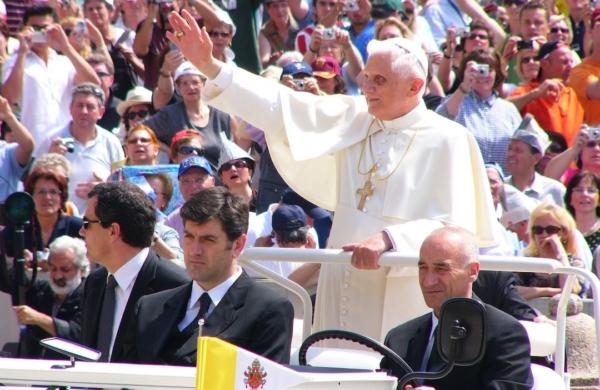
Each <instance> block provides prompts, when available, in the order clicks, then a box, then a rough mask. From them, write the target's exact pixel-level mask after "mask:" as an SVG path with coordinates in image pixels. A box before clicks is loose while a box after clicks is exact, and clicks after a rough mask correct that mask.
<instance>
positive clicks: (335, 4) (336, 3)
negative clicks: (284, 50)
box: [295, 0, 349, 62]
mask: <svg viewBox="0 0 600 390" xmlns="http://www.w3.org/2000/svg"><path fill="white" fill-rule="evenodd" d="M313 6H314V9H315V14H314V16H315V23H314V24H311V25H309V26H306V27H305V28H303V29H302V30H301V31H300V32H299V33H298V35H296V44H295V46H296V50H297V51H299V52H300V53H302V54H306V53H307V52H309V51H311V52H313V53H315V54H317V51H318V49H319V45H316V46H315V45H312V46H311V42H312V40H313V39H314V38H315V33H314V32H315V31H316V30H317V29H318V30H320V31H319V33H317V35H316V37H318V38H321V39H322V38H323V30H326V31H327V34H328V37H329V39H331V38H334V35H335V37H337V35H338V34H337V31H336V25H337V21H338V17H339V16H340V14H341V12H342V9H343V7H344V2H343V1H342V0H313ZM319 27H320V28H319ZM348 41H349V40H348ZM318 43H319V44H320V42H318ZM308 62H310V60H309V61H308Z"/></svg>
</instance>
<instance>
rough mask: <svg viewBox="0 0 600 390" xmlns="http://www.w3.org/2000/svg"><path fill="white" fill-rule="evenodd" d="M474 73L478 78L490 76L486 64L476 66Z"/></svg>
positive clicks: (488, 67)
mask: <svg viewBox="0 0 600 390" xmlns="http://www.w3.org/2000/svg"><path fill="white" fill-rule="evenodd" d="M475 71H476V72H477V75H478V76H481V77H487V76H489V75H490V66H489V65H488V64H476V65H475Z"/></svg>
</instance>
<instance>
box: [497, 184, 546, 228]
mask: <svg viewBox="0 0 600 390" xmlns="http://www.w3.org/2000/svg"><path fill="white" fill-rule="evenodd" d="M504 195H505V199H506V204H505V205H506V210H505V211H504V212H503V213H502V217H500V222H501V223H502V225H503V226H504V227H508V226H510V225H513V224H515V223H519V222H521V221H526V220H528V219H529V214H531V212H532V211H533V209H534V208H535V207H536V206H537V204H538V202H537V201H536V200H535V199H533V198H530V197H529V196H527V195H525V194H524V193H522V192H521V191H519V190H518V189H516V188H515V187H513V186H511V185H510V184H505V185H504Z"/></svg>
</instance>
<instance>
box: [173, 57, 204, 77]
mask: <svg viewBox="0 0 600 390" xmlns="http://www.w3.org/2000/svg"><path fill="white" fill-rule="evenodd" d="M188 75H192V76H200V77H202V78H206V76H205V75H203V74H202V72H200V71H199V70H198V68H196V67H195V66H194V65H192V63H191V62H189V61H185V62H183V63H182V64H181V65H179V66H178V67H177V69H176V70H175V77H174V78H173V79H174V80H175V81H177V79H178V78H180V77H181V76H188Z"/></svg>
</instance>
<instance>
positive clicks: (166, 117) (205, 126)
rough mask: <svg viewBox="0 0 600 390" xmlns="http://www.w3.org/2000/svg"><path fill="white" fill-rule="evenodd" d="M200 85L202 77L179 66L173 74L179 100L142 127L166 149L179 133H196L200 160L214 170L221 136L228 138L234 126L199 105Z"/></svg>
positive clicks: (186, 65) (221, 114)
mask: <svg viewBox="0 0 600 390" xmlns="http://www.w3.org/2000/svg"><path fill="white" fill-rule="evenodd" d="M204 81H205V77H204V75H202V74H201V73H200V71H198V69H196V68H195V67H194V66H193V65H192V64H190V63H189V62H185V63H183V64H181V65H180V66H179V67H178V68H177V70H176V71H175V85H176V87H177V90H178V92H179V93H180V95H181V97H182V98H183V100H182V101H181V102H178V103H175V104H172V105H170V106H167V107H165V108H163V109H161V110H160V111H159V112H157V113H156V114H154V115H152V116H151V117H150V118H148V119H146V120H144V124H146V125H148V126H149V127H151V128H152V130H154V132H155V133H156V135H157V136H158V139H159V140H160V141H161V142H162V143H164V144H166V145H170V144H171V139H172V138H173V136H174V135H175V133H176V132H178V131H179V130H181V129H195V130H198V131H199V132H200V133H201V134H202V137H203V139H204V142H203V147H204V153H205V154H204V156H205V157H206V158H207V159H208V161H210V163H211V164H212V165H213V166H217V164H218V162H219V156H220V154H221V150H222V148H223V138H222V137H223V135H222V134H224V136H225V137H226V138H230V137H231V136H232V133H233V132H234V127H235V126H234V123H233V119H232V118H231V117H230V116H229V115H228V114H225V113H224V112H222V111H219V110H217V109H215V108H211V107H209V106H208V105H207V104H206V103H205V102H203V101H202V90H203V88H204Z"/></svg>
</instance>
